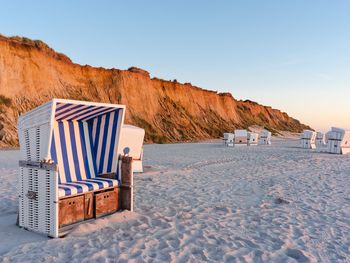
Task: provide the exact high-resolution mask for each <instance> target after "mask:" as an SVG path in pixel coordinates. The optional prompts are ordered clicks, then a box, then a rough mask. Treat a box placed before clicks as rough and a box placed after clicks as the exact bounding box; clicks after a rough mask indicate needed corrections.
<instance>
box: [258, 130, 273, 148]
mask: <svg viewBox="0 0 350 263" xmlns="http://www.w3.org/2000/svg"><path fill="white" fill-rule="evenodd" d="M270 144H271V132H269V131H268V130H262V131H261V132H260V137H259V145H270Z"/></svg>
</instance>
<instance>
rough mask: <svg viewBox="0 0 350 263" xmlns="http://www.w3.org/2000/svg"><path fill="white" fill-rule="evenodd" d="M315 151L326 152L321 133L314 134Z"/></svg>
mask: <svg viewBox="0 0 350 263" xmlns="http://www.w3.org/2000/svg"><path fill="white" fill-rule="evenodd" d="M315 144H316V150H317V151H318V152H326V151H327V144H326V139H325V135H324V134H323V133H322V132H317V134H316V143H315Z"/></svg>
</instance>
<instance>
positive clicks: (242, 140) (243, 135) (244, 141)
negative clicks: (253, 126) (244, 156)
mask: <svg viewBox="0 0 350 263" xmlns="http://www.w3.org/2000/svg"><path fill="white" fill-rule="evenodd" d="M241 145H245V146H247V145H248V132H247V130H235V146H241Z"/></svg>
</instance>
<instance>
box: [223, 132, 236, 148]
mask: <svg viewBox="0 0 350 263" xmlns="http://www.w3.org/2000/svg"><path fill="white" fill-rule="evenodd" d="M234 139H235V135H234V134H233V133H224V139H223V140H224V145H225V146H230V147H233V145H234Z"/></svg>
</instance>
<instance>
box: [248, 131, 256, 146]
mask: <svg viewBox="0 0 350 263" xmlns="http://www.w3.org/2000/svg"><path fill="white" fill-rule="evenodd" d="M258 138H259V134H257V133H255V132H248V146H255V145H258Z"/></svg>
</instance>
